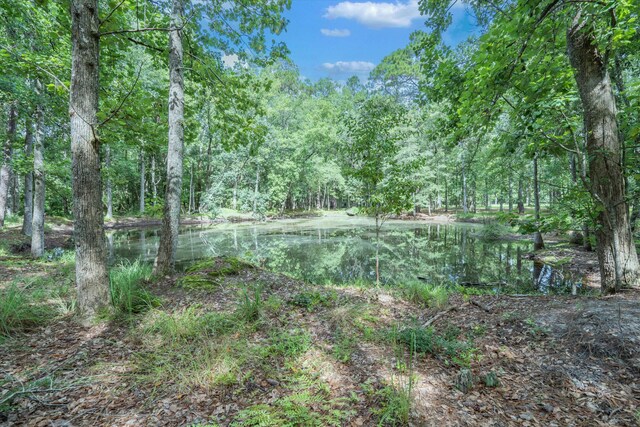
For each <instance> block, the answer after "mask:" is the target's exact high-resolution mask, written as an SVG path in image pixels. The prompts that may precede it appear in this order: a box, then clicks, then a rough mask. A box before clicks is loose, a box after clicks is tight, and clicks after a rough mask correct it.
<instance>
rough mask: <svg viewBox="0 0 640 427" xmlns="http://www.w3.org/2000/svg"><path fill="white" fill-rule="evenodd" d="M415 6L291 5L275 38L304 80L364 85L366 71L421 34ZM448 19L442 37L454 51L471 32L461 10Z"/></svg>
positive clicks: (310, 1) (397, 0)
mask: <svg viewBox="0 0 640 427" xmlns="http://www.w3.org/2000/svg"><path fill="white" fill-rule="evenodd" d="M417 2H418V0H368V1H362V0H351V1H341V0H293V2H292V6H291V9H290V10H289V11H288V12H287V13H286V17H287V18H288V19H289V25H288V27H287V31H286V33H284V34H282V35H281V37H280V38H281V40H283V41H284V42H285V43H286V44H287V47H288V48H289V50H290V51H291V59H292V60H293V61H294V62H295V63H296V64H297V65H298V67H299V68H300V73H301V74H302V76H304V77H306V78H310V79H312V80H317V79H319V78H322V77H332V78H334V79H336V80H344V79H346V78H348V77H349V76H351V75H354V74H355V75H358V76H360V77H361V78H362V79H366V77H367V75H368V74H369V71H370V70H371V68H372V67H374V66H375V65H377V64H378V63H380V61H381V60H382V59H383V58H384V57H385V56H387V55H388V54H390V53H391V52H393V51H394V50H396V49H399V48H402V47H404V46H406V45H407V43H408V42H409V35H410V34H411V33H412V32H413V31H415V30H418V29H424V20H423V18H421V17H420V15H419V13H418V3H417ZM453 13H454V19H453V24H452V25H451V27H450V29H449V30H448V31H447V33H446V34H445V35H444V41H445V43H447V44H449V45H456V44H458V43H459V42H461V41H463V40H465V39H466V38H467V37H468V36H469V35H470V34H471V33H472V32H473V31H474V28H475V21H474V18H473V17H472V16H470V15H469V14H468V13H467V12H466V11H465V10H464V8H462V7H454V8H453Z"/></svg>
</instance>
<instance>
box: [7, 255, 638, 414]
mask: <svg viewBox="0 0 640 427" xmlns="http://www.w3.org/2000/svg"><path fill="white" fill-rule="evenodd" d="M119 268H121V267H119ZM118 271H121V272H123V273H122V275H123V276H124V277H125V278H126V281H125V282H126V283H128V284H130V285H131V286H129V285H127V287H125V288H124V289H125V290H126V292H133V294H132V295H138V296H139V295H143V296H144V295H147V294H148V295H152V296H153V299H152V300H149V301H154V303H149V304H131V305H127V304H121V307H123V308H121V309H119V310H120V315H119V316H110V317H109V318H106V319H103V320H102V321H100V322H98V323H95V324H93V325H84V324H82V323H81V322H80V321H79V318H78V316H77V315H76V314H75V305H74V302H73V301H74V287H73V258H72V256H70V255H68V254H67V253H65V254H64V255H63V256H61V257H59V258H57V259H52V260H50V261H49V260H43V261H34V260H29V259H28V258H25V257H24V256H22V255H20V256H15V255H11V254H9V253H8V254H6V255H5V256H4V257H3V258H2V259H1V260H0V277H1V278H2V280H1V282H0V291H2V292H7V291H8V289H10V288H11V287H13V288H12V289H16V290H17V291H19V293H20V295H22V296H24V301H23V303H22V305H21V306H22V307H23V308H24V307H27V308H34V309H36V310H35V311H33V310H27V314H28V316H26V320H27V321H26V322H25V323H21V322H14V323H12V327H11V330H10V331H9V332H8V333H5V334H4V335H5V336H6V337H5V338H4V342H3V343H2V345H1V346H0V366H1V368H2V372H3V374H2V378H1V379H0V423H1V422H4V423H8V424H9V425H13V424H29V425H49V424H50V423H51V422H56V423H63V422H68V423H71V424H73V425H105V426H106V425H109V426H111V425H125V424H127V423H128V425H168V426H169V425H171V426H173V425H202V426H205V425H206V426H216V425H218V426H286V425H290V426H326V425H339V426H341V425H345V426H349V425H353V426H361V425H364V426H375V425H398V426H399V425H407V424H413V425H431V424H434V423H438V424H445V425H460V424H474V425H479V424H483V423H488V422H499V423H501V424H502V425H522V424H526V423H529V424H530V425H535V424H541V425H550V424H552V423H555V424H558V425H564V424H576V425H581V424H584V425H586V424H589V423H590V422H593V421H594V420H598V421H599V422H601V423H618V424H620V425H630V424H632V423H633V422H634V417H635V414H636V412H637V411H638V408H639V407H640V405H639V401H638V398H637V394H634V393H635V391H634V390H635V388H634V387H635V385H634V384H635V380H634V378H637V376H636V373H637V372H640V371H638V370H637V369H638V368H640V365H638V364H637V357H638V354H637V353H635V352H625V351H622V350H624V349H628V348H636V347H628V346H625V345H629V344H630V343H631V341H629V340H633V339H636V336H635V335H633V328H630V329H624V330H623V332H624V334H623V336H620V337H618V338H617V339H618V341H616V342H615V343H616V345H615V346H614V345H613V344H611V346H609V347H606V346H605V347H603V346H600V347H589V342H590V340H595V339H599V340H600V341H603V342H607V343H613V341H612V339H613V338H612V337H613V335H611V334H614V335H615V331H614V332H611V331H609V330H607V329H606V328H605V327H604V323H603V326H602V328H601V330H599V331H600V332H599V333H601V334H602V335H600V336H597V337H596V336H586V335H579V334H578V332H577V331H578V330H582V329H576V328H577V326H579V325H580V324H581V323H580V322H581V320H580V319H583V317H584V316H585V315H587V314H588V315H589V316H590V317H588V318H589V319H591V321H592V322H593V321H595V320H594V319H597V317H594V316H596V315H595V314H594V313H601V314H602V316H603V318H604V317H606V313H608V312H609V311H611V312H613V311H615V310H618V308H616V307H622V308H620V310H622V315H623V320H624V321H625V324H626V323H629V324H630V325H632V326H633V324H634V323H633V322H634V320H633V319H634V318H635V319H637V318H640V315H638V316H635V315H634V312H633V307H634V306H637V304H635V302H636V301H637V299H636V297H637V296H636V295H635V294H627V295H623V296H620V297H617V299H616V300H613V299H607V300H594V299H590V298H577V297H560V296H557V297H540V296H532V297H526V298H512V297H509V296H504V295H502V296H497V295H462V294H459V293H457V292H454V293H451V292H446V291H445V290H443V289H439V288H436V287H430V286H427V285H424V286H421V285H419V284H418V285H413V286H412V287H409V288H405V289H388V288H367V287H362V286H354V287H350V286H340V287H333V286H312V285H309V284H306V283H304V282H301V281H298V280H295V279H292V278H289V277H285V276H282V275H279V274H276V273H272V272H268V271H265V270H262V269H260V268H256V267H253V266H251V265H248V264H246V263H244V262H241V261H240V260H235V259H229V258H220V259H211V260H205V261H204V262H202V263H199V264H198V265H194V266H192V268H190V269H189V271H187V272H185V273H184V274H179V275H176V276H173V277H170V278H163V279H161V280H145V277H146V276H145V273H144V269H143V268H141V267H140V268H138V267H135V268H130V269H129V270H126V269H125V270H118ZM136 277H138V279H139V280H137V281H136V280H135V278H136ZM188 277H194V278H195V277H197V278H202V279H206V280H207V285H206V286H200V282H198V281H197V280H194V279H185V278H188ZM118 280H120V281H122V280H124V279H118ZM119 283H120V282H119ZM187 283H189V284H190V285H186V284H187ZM195 283H197V284H198V285H197V286H194V284H195ZM123 292H125V291H123ZM126 292H125V293H126ZM125 300H126V301H138V300H137V299H131V298H129V299H125ZM145 301H146V300H145ZM156 302H157V303H156ZM471 302H477V303H478V305H475V304H472V303H471ZM127 307H135V310H129V311H127V310H128V309H127ZM596 308H597V310H599V311H594V310H596ZM485 309H488V310H489V312H487V311H486V310H485ZM614 309H615V310H614ZM38 310H43V311H42V313H40V312H38ZM607 310H609V311H607ZM612 310H613V311H612ZM45 312H46V314H43V313H45ZM439 313H445V315H442V316H441V317H439V318H437V320H435V321H433V322H431V323H430V324H429V325H428V326H424V325H425V323H428V321H429V320H432V319H434V316H437V315H438V314H439ZM585 313H586V314H585ZM29 316H31V317H35V319H36V320H37V321H36V322H31V321H30V320H29ZM562 322H564V324H565V325H566V327H565V328H564V329H563V328H559V326H558V325H560V324H563V323H562ZM571 325H573V327H569V326H571ZM567 333H571V334H573V335H572V337H573V338H572V339H571V340H568V339H564V338H563V337H564V336H565V335H566V334H567ZM607 334H609V335H611V337H609V335H607ZM602 337H609V341H606V340H603V339H602ZM614 347H615V349H617V350H620V351H617V352H614V351H611V352H609V353H607V351H606V349H607V348H611V349H614ZM588 348H597V349H598V353H597V354H596V355H595V356H592V357H589V356H588V351H587V349H588ZM614 366H615V369H613V367H614ZM606 372H613V373H614V374H613V375H609V374H606V375H605V373H606Z"/></svg>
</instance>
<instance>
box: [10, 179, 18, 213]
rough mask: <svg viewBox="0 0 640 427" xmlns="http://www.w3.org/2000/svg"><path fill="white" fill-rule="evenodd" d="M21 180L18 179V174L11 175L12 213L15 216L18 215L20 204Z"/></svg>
mask: <svg viewBox="0 0 640 427" xmlns="http://www.w3.org/2000/svg"><path fill="white" fill-rule="evenodd" d="M19 181H20V179H19V177H18V174H16V173H12V174H11V212H12V213H14V214H16V215H17V214H18V210H19V208H18V204H19V203H18V202H19V199H20V197H18V187H19V185H20V183H19Z"/></svg>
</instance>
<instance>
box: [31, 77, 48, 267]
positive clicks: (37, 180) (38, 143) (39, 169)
mask: <svg viewBox="0 0 640 427" xmlns="http://www.w3.org/2000/svg"><path fill="white" fill-rule="evenodd" d="M36 88H37V90H38V93H41V91H42V84H41V83H40V81H39V80H36ZM35 126H36V127H35V143H34V145H33V218H32V222H31V224H32V225H31V256H33V257H34V258H38V257H41V256H42V255H44V200H45V199H44V197H45V176H44V108H43V107H42V104H40V103H39V104H38V105H36V121H35Z"/></svg>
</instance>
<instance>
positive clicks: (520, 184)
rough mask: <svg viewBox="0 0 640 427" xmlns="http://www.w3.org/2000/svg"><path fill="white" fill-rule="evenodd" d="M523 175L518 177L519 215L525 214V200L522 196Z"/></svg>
mask: <svg viewBox="0 0 640 427" xmlns="http://www.w3.org/2000/svg"><path fill="white" fill-rule="evenodd" d="M522 180H523V179H522V175H520V176H519V177H518V213H519V214H520V215H522V214H524V198H523V194H522Z"/></svg>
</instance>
